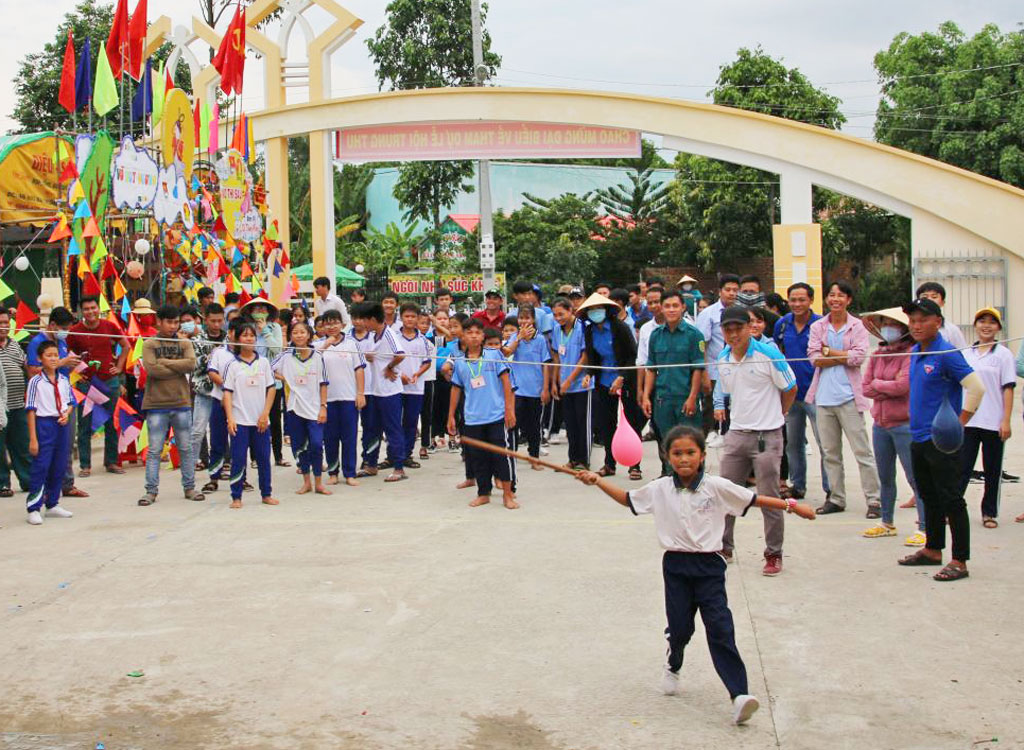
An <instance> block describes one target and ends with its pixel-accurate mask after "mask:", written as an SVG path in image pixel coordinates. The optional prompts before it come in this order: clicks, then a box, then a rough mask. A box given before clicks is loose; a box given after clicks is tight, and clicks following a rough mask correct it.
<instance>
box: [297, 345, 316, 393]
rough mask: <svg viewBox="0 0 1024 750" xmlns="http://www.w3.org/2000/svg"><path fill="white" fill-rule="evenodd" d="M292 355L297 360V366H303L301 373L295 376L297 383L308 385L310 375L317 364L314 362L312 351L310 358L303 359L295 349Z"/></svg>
mask: <svg viewBox="0 0 1024 750" xmlns="http://www.w3.org/2000/svg"><path fill="white" fill-rule="evenodd" d="M292 356H293V358H294V360H295V362H296V365H295V366H296V367H297V368H301V369H300V370H299V373H298V374H297V375H296V376H295V385H306V383H308V382H309V376H310V375H311V374H312V372H313V368H314V367H315V366H316V365H315V363H314V362H313V354H312V352H311V353H310V355H309V358H308V359H302V358H301V357H300V356H299V353H298V352H295V351H293V352H292Z"/></svg>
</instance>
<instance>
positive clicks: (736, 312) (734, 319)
mask: <svg viewBox="0 0 1024 750" xmlns="http://www.w3.org/2000/svg"><path fill="white" fill-rule="evenodd" d="M720 322H721V324H722V325H723V326H724V325H725V324H726V323H749V322H750V312H749V311H748V309H747V308H746V307H740V306H739V305H730V306H729V307H727V308H725V309H724V310H722V319H721V321H720Z"/></svg>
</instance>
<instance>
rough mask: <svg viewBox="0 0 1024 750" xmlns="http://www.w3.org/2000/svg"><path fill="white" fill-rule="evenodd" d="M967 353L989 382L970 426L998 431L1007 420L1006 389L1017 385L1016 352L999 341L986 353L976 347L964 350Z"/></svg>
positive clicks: (964, 353) (983, 381)
mask: <svg viewBox="0 0 1024 750" xmlns="http://www.w3.org/2000/svg"><path fill="white" fill-rule="evenodd" d="M963 355H964V359H966V360H967V364H969V365H970V366H971V368H972V369H973V370H974V371H975V372H976V373H978V375H979V377H981V382H982V383H984V384H985V395H984V396H983V397H982V399H981V405H980V406H979V407H978V411H976V412H974V416H973V417H971V420H970V421H969V422H968V423H967V426H968V427H978V428H979V429H982V430H994V431H997V432H998V430H999V425H1000V423H1001V422H1002V421H1003V390H1004V389H1005V388H1007V387H1009V388H1013V387H1014V386H1015V385H1016V384H1017V366H1016V364H1017V363H1016V361H1015V360H1014V357H1013V354H1012V353H1011V352H1010V350H1009V349H1007V348H1006V347H1005V346H1003V345H1001V344H996V345H995V346H993V347H992V348H991V349H989V350H988V351H987V352H985V353H984V354H983V353H981V352H980V351H978V350H977V349H975V348H974V347H973V346H972V347H971V348H970V349H964V351H963Z"/></svg>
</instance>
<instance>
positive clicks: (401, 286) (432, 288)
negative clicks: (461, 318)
mask: <svg viewBox="0 0 1024 750" xmlns="http://www.w3.org/2000/svg"><path fill="white" fill-rule="evenodd" d="M437 281H438V282H440V284H438V283H436V282H435V280H434V279H432V278H430V277H429V276H416V275H413V274H392V275H391V276H390V277H388V286H389V287H390V288H391V291H392V292H394V293H395V294H399V295H406V296H416V295H420V296H422V295H429V294H434V293H435V292H436V291H437V289H439V288H440V287H444V288H445V289H448V290H449V291H450V292H451V293H452V294H470V293H473V294H483V292H484V277H483V276H482V275H481V274H468V275H466V274H442V275H441V276H440V277H439V278H438V279H437ZM494 285H495V286H496V287H498V288H499V289H502V290H504V288H505V274H504V273H501V272H499V273H496V274H494Z"/></svg>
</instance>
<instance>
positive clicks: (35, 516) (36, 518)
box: [28, 510, 43, 526]
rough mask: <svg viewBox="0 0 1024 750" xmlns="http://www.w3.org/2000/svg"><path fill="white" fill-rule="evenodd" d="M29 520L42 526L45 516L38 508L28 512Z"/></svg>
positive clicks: (35, 524)
mask: <svg viewBox="0 0 1024 750" xmlns="http://www.w3.org/2000/svg"><path fill="white" fill-rule="evenodd" d="M28 522H29V523H30V524H32V525H33V526H42V525H43V517H42V516H41V515H40V514H39V511H38V510H34V511H32V512H31V513H29V514H28Z"/></svg>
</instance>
